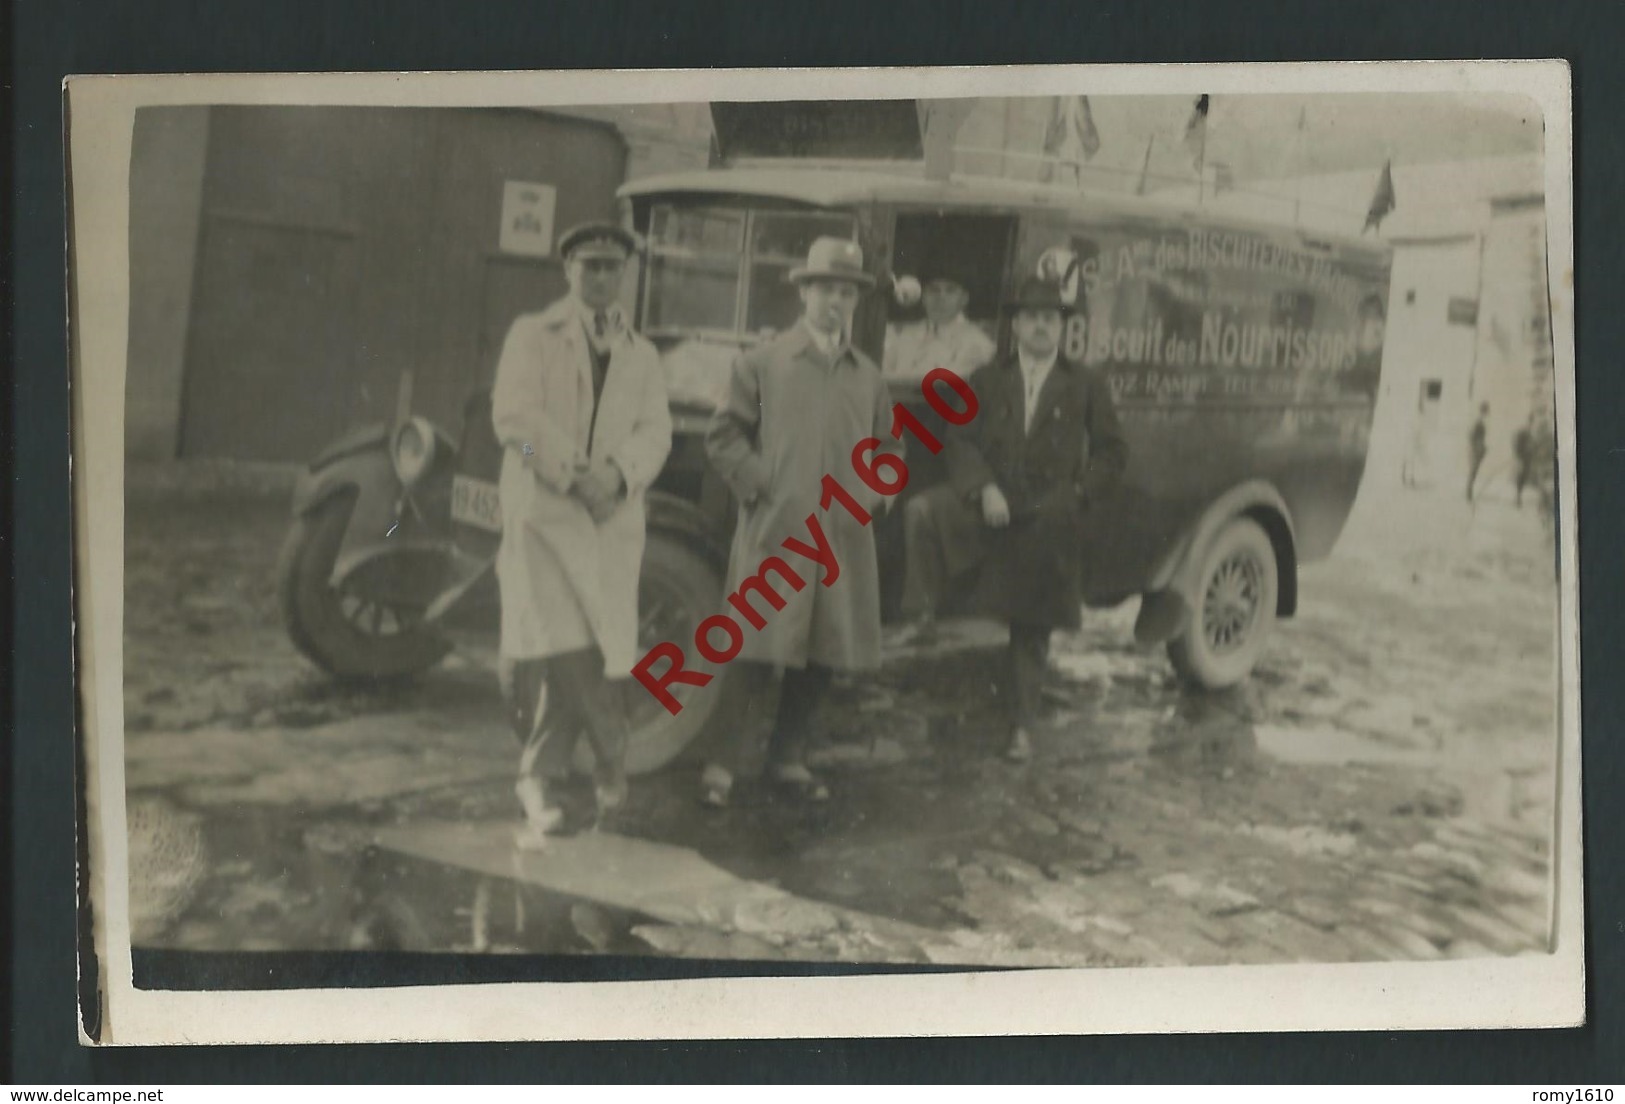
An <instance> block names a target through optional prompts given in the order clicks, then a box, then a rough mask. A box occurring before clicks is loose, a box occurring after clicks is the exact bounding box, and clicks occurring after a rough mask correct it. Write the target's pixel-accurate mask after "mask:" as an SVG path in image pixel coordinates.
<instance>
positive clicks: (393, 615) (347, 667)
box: [277, 494, 451, 679]
mask: <svg viewBox="0 0 1625 1104" xmlns="http://www.w3.org/2000/svg"><path fill="white" fill-rule="evenodd" d="M351 504H352V498H351V496H350V495H346V494H340V495H335V496H334V497H332V498H329V499H328V500H327V501H325V502H323V503H321V504H320V505H318V506H316V507H315V508H314V509H312V510H310V511H309V512H307V513H306V514H304V515H302V516H300V517H299V518H297V519H295V521H294V523H293V529H292V530H291V531H290V532H289V533H288V539H287V540H286V541H284V542H283V545H282V553H281V555H280V556H279V557H278V560H277V604H278V606H279V607H280V608H281V612H282V622H283V626H284V627H285V628H286V629H287V631H288V637H289V638H290V639H291V640H292V641H293V644H294V647H296V648H298V649H299V651H300V652H301V653H302V654H303V655H304V656H305V657H306V658H307V659H309V660H310V661H311V662H312V663H314V664H316V666H318V667H320V668H321V669H322V670H324V671H326V672H327V673H329V674H331V675H334V676H335V677H338V678H344V679H363V678H371V679H399V678H408V677H411V676H413V675H417V674H421V673H422V672H424V671H427V670H428V669H429V668H431V667H433V666H434V665H435V664H436V663H438V662H440V660H441V659H443V658H445V655H446V653H447V652H448V651H450V650H451V643H450V641H448V640H447V639H446V638H445V637H444V636H442V635H441V634H440V632H439V631H438V630H436V629H435V628H433V627H432V626H430V625H427V624H425V623H423V621H422V615H423V610H422V609H415V608H412V607H406V606H390V607H384V606H381V605H380V604H378V603H368V602H367V601H366V600H365V599H362V598H360V597H358V596H356V595H351V594H345V593H344V592H342V591H341V590H339V589H338V588H335V587H334V586H333V585H332V584H331V582H330V581H329V580H330V579H331V578H332V573H333V562H334V560H335V559H337V557H338V551H339V546H340V545H341V544H342V543H343V541H344V530H345V528H346V527H347V526H348V525H349V523H350V510H351ZM374 609H377V610H379V611H380V612H379V614H378V616H377V617H376V618H375V617H374V615H373V613H372V611H373V610H374ZM374 626H376V627H374Z"/></svg>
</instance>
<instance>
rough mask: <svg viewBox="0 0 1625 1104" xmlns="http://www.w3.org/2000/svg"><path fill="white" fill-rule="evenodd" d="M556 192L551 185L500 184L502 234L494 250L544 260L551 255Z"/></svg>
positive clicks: (506, 182) (513, 181) (520, 181)
mask: <svg viewBox="0 0 1625 1104" xmlns="http://www.w3.org/2000/svg"><path fill="white" fill-rule="evenodd" d="M557 199H558V189H556V188H554V187H553V185H551V184H536V183H532V182H530V181H527V180H506V181H503V184H502V233H501V236H500V237H499V239H498V242H497V247H498V248H499V249H501V250H502V252H504V253H518V254H520V255H521V256H525V257H547V256H551V255H552V253H553V206H554V203H555V201H556V200H557Z"/></svg>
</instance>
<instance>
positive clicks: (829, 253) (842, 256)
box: [790, 238, 875, 287]
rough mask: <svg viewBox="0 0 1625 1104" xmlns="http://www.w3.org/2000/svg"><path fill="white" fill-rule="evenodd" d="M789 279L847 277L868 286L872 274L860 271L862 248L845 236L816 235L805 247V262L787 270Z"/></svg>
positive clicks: (796, 281) (861, 268)
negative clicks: (808, 247)
mask: <svg viewBox="0 0 1625 1104" xmlns="http://www.w3.org/2000/svg"><path fill="white" fill-rule="evenodd" d="M790 280H791V282H793V283H797V284H799V283H802V282H804V281H806V280H850V281H851V282H852V283H854V284H858V285H860V286H862V287H869V286H870V285H872V284H873V283H874V282H875V278H874V277H873V276H871V275H869V274H868V273H867V272H865V271H863V250H862V249H859V248H858V243H857V242H855V241H851V240H849V239H847V238H819V239H818V240H817V241H815V242H813V243H812V248H811V249H809V250H807V263H806V264H804V265H802V266H801V267H799V268H794V269H791V270H790Z"/></svg>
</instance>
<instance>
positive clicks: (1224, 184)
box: [1213, 161, 1236, 195]
mask: <svg viewBox="0 0 1625 1104" xmlns="http://www.w3.org/2000/svg"><path fill="white" fill-rule="evenodd" d="M1235 186H1236V174H1235V173H1234V172H1232V171H1231V170H1230V166H1229V165H1227V164H1225V163H1224V162H1223V161H1215V162H1213V194H1214V195H1218V194H1219V193H1220V192H1225V191H1229V190H1230V189H1232V188H1234V187H1235Z"/></svg>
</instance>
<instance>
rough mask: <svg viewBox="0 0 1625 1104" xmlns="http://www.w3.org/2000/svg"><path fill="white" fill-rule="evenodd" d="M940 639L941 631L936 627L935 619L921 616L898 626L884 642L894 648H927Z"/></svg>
mask: <svg viewBox="0 0 1625 1104" xmlns="http://www.w3.org/2000/svg"><path fill="white" fill-rule="evenodd" d="M941 639H942V632H941V630H939V629H938V628H937V622H936V619H935V618H931V617H922V618H920V619H919V620H917V621H914V622H911V623H910V624H907V625H903V626H901V627H899V628H898V629H897V630H896V631H895V632H893V633H892V635H891V638H890V639H889V640H887V642H886V643H887V644H889V645H890V646H891V647H894V648H928V647H930V646H931V645H933V644H935V643H937V642H938V641H939V640H941Z"/></svg>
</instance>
